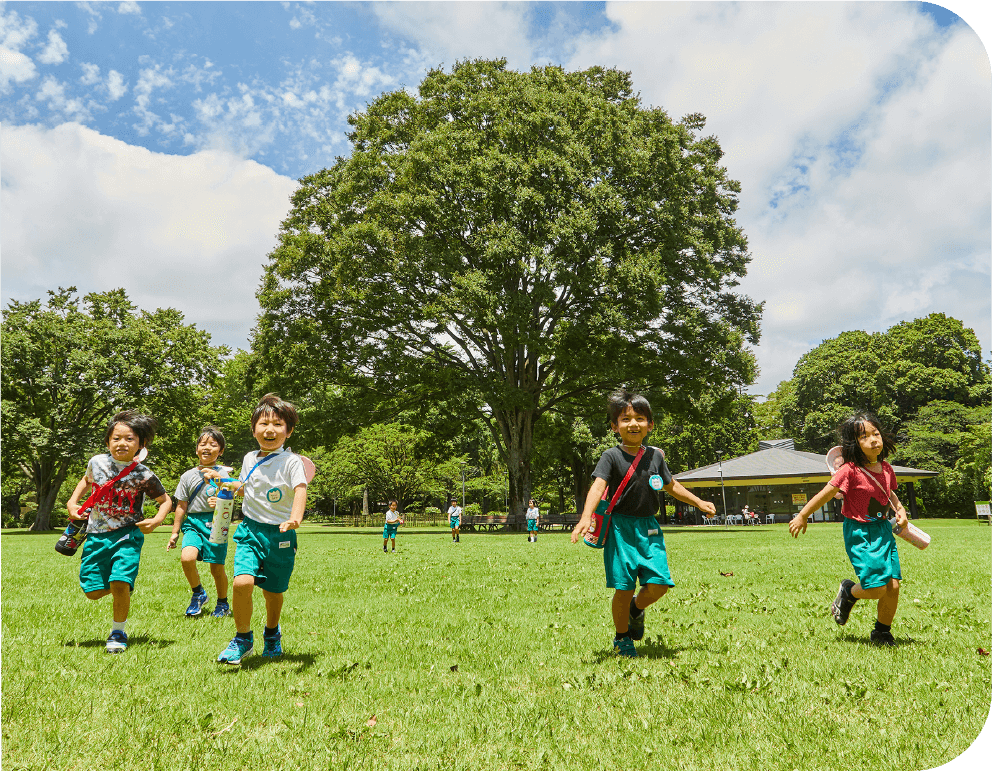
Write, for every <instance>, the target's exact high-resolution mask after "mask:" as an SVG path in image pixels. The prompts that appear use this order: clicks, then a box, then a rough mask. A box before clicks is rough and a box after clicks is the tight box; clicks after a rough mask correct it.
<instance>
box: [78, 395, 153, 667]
mask: <svg viewBox="0 0 992 771" xmlns="http://www.w3.org/2000/svg"><path fill="white" fill-rule="evenodd" d="M156 427H157V424H156V422H155V419H154V418H152V417H150V416H148V415H142V414H141V413H139V412H137V411H136V410H126V411H124V412H119V413H117V414H116V415H114V417H113V418H111V419H110V423H109V424H108V425H107V430H106V432H105V434H104V437H103V441H104V443H105V444H106V445H107V452H106V453H103V454H101V455H94V456H93V457H92V458H90V461H89V463H88V464H87V466H86V473H85V474H84V475H83V478H82V479H80V480H79V484H77V485H76V489H75V490H73V492H72V495H71V496H70V498H69V501H68V504H67V508H68V510H69V517H70V518H71V519H85V518H86V514H85V512H84V513H83V516H80V511H79V510H80V497H81V496H82V494H83V492H84V491H86V490H87V489H89V488H92V492H93V494H95V498H94V499H93V503H92V508H91V509H90V510H89V522H88V523H87V525H86V532H87V536H86V541H85V543H84V546H83V554H82V561H81V563H80V566H79V585H80V587H81V588H82V590H83V591H84V592H85V593H86V596H87V597H88V598H89V599H91V600H99V599H100V598H101V597H106V596H107V595H108V594H110V595H113V600H114V610H113V613H114V620H113V625H112V627H111V631H110V637H109V638H107V653H120V652H121V651H124V650H127V616H128V613H129V612H130V610H131V592H132V590H133V589H134V582H135V581H136V580H137V578H138V563H139V561H140V559H141V546H142V544H143V543H144V542H145V534H146V533H150V532H152V531H153V530H154V529H155V528H156V527H158V526H159V525H160V524H162V521H163V520H164V519H165V515H166V514H168V513H169V512H170V511H171V510H172V498H170V497H169V496H168V495H166V492H165V488H164V487H163V486H162V482H161V481H159V478H158V477H157V476H155V474H154V473H152V471H151V470H150V469H148V468H146V467H145V466H143V465H142V464H141V463H139V462H138V461H137V460H136V459H135V456H136V455H137V454H138V452H139V451H140V450H141V449H142V448H143V447H147V446H148V445H149V444H151V442H152V439H154V438H155V429H156ZM146 495H147V496H148V497H149V498H151V499H152V500H154V501H155V503H157V504H158V512H157V513H156V514H155V516H154V517H152V518H151V519H146V518H145V515H144V513H143V511H142V509H143V508H144V502H145V496H146Z"/></svg>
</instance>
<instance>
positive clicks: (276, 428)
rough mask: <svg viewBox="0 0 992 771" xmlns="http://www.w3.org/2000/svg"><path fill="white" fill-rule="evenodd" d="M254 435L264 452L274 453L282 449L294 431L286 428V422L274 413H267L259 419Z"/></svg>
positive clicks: (253, 431)
mask: <svg viewBox="0 0 992 771" xmlns="http://www.w3.org/2000/svg"><path fill="white" fill-rule="evenodd" d="M252 433H253V434H254V435H255V441H256V442H258V446H259V447H260V448H261V449H262V450H264V451H265V452H272V451H273V450H278V449H279V448H280V447H282V446H283V445H284V444H285V443H286V440H287V439H289V437H290V436H291V435H292V433H293V431H292V429H290V428H288V427H287V426H286V421H285V420H283V419H282V418H280V417H279V416H278V415H276V414H275V413H274V412H266V413H264V414H263V415H262V417H260V418H259V419H258V422H257V423H256V424H255V427H254V428H253V429H252Z"/></svg>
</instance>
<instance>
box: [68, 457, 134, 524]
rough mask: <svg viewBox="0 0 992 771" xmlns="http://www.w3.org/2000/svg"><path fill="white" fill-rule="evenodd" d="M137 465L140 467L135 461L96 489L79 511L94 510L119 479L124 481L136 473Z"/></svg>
mask: <svg viewBox="0 0 992 771" xmlns="http://www.w3.org/2000/svg"><path fill="white" fill-rule="evenodd" d="M137 465H138V461H136V460H133V461H131V462H130V463H129V464H128V465H127V466H125V467H124V470H123V471H121V472H120V473H119V474H118V475H117V476H115V477H114V478H113V479H111V480H110V481H109V482H107V483H106V484H102V485H97V486H96V489H95V490H94V491H93V492H92V493H90V497H89V498H87V499H86V500H85V501H83V505H82V506H80V507H79V511H80V512H84V511H86V510H87V509H91V508H93V505H94V504H95V503H97V502H98V501H99V500H100V499H101V498H102V497H103V496H104V495H105V494H106V492H107V491H108V490H110V488H111V487H113V486H114V484H115V483H116V482H117V481H118V480H119V479H123V478H124V477H126V476H127V475H128V474H130V473H131V472H132V471H134V469H135V467H136V466H137Z"/></svg>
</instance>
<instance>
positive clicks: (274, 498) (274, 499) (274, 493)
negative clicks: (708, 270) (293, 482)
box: [265, 487, 282, 503]
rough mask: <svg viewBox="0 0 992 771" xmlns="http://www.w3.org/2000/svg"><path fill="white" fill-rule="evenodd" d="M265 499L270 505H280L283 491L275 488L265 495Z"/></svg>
mask: <svg viewBox="0 0 992 771" xmlns="http://www.w3.org/2000/svg"><path fill="white" fill-rule="evenodd" d="M265 497H266V498H267V499H268V501H269V503H279V501H281V500H282V490H280V489H279V488H278V487H273V488H271V489H270V490H269V491H268V492H267V493H266V494H265Z"/></svg>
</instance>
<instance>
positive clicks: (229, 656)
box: [217, 636, 255, 664]
mask: <svg viewBox="0 0 992 771" xmlns="http://www.w3.org/2000/svg"><path fill="white" fill-rule="evenodd" d="M254 648H255V641H254V639H253V638H250V637H249V638H248V639H242V638H241V637H237V636H235V637H234V639H233V640H231V642H229V643H228V644H227V647H226V648H224V650H222V651H221V653H220V655H219V656H218V657H217V661H218V662H224V663H227V664H240V663H241V659H243V658H244V657H245V656H247V655H248V654H249V653H251V652H252V650H254Z"/></svg>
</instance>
